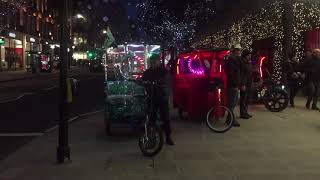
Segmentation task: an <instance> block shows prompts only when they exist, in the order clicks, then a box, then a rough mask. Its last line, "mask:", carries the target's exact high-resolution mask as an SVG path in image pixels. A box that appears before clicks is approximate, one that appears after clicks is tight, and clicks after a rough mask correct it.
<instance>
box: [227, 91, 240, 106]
mask: <svg viewBox="0 0 320 180" xmlns="http://www.w3.org/2000/svg"><path fill="white" fill-rule="evenodd" d="M238 96H239V93H238V89H237V88H228V108H229V109H230V110H231V111H232V112H234V108H235V107H236V106H237V104H238V99H239V98H238Z"/></svg>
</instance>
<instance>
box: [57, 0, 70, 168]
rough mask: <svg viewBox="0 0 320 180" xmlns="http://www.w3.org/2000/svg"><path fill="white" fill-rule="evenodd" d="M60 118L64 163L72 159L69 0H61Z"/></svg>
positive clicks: (60, 148) (60, 151)
mask: <svg viewBox="0 0 320 180" xmlns="http://www.w3.org/2000/svg"><path fill="white" fill-rule="evenodd" d="M60 5H61V6H60V7H59V15H60V32H61V37H60V38H61V39H60V47H61V48H60V57H61V66H60V106H59V109H60V119H59V144H58V148H57V161H58V163H63V162H64V160H65V159H66V158H68V159H69V160H70V147H69V142H68V120H67V111H68V104H67V77H68V70H67V68H68V67H67V66H68V52H67V48H68V41H69V32H68V28H67V23H68V0H60Z"/></svg>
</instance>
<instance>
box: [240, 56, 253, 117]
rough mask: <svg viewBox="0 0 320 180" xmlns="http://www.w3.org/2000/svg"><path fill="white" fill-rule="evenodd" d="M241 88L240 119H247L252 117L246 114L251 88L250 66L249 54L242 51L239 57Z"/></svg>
mask: <svg viewBox="0 0 320 180" xmlns="http://www.w3.org/2000/svg"><path fill="white" fill-rule="evenodd" d="M240 71H241V72H240V73H241V76H240V77H241V87H240V117H241V118H242V119H249V118H251V117H252V116H251V115H250V114H249V113H248V105H249V97H250V91H251V87H252V64H251V52H250V51H249V50H243V52H242V57H241V69H240Z"/></svg>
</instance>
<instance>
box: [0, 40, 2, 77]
mask: <svg viewBox="0 0 320 180" xmlns="http://www.w3.org/2000/svg"><path fill="white" fill-rule="evenodd" d="M1 71H2V45H0V72H1Z"/></svg>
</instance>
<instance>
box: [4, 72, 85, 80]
mask: <svg viewBox="0 0 320 180" xmlns="http://www.w3.org/2000/svg"><path fill="white" fill-rule="evenodd" d="M68 73H70V75H72V76H75V75H79V74H81V73H77V74H72V70H70V71H69V72H68ZM59 74H60V72H59V71H56V72H53V73H48V74H40V73H37V74H34V75H30V76H29V77H21V78H16V79H7V80H0V83H5V82H14V81H21V80H25V79H34V78H37V77H47V76H55V75H59Z"/></svg>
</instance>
